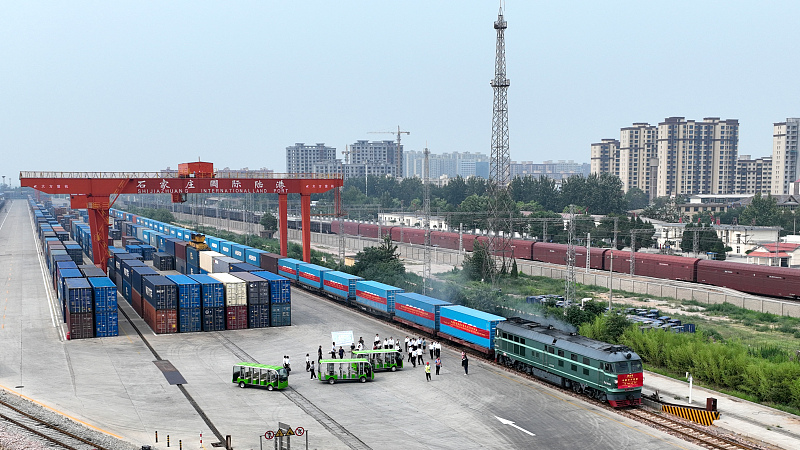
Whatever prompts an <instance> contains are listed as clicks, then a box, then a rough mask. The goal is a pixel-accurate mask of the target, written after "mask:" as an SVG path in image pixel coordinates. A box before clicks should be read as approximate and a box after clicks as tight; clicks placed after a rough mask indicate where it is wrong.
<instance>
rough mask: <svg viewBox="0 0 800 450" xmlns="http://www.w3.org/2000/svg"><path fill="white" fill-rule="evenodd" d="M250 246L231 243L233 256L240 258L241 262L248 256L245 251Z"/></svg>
mask: <svg viewBox="0 0 800 450" xmlns="http://www.w3.org/2000/svg"><path fill="white" fill-rule="evenodd" d="M247 248H249V247H248V246H246V245H243V244H231V258H235V259H238V260H239V261H240V262H244V260H245V258H246V256H245V251H246V249H247Z"/></svg>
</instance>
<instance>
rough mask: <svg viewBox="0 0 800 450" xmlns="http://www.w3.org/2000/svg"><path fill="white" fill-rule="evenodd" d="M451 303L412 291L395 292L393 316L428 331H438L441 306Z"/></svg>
mask: <svg viewBox="0 0 800 450" xmlns="http://www.w3.org/2000/svg"><path fill="white" fill-rule="evenodd" d="M450 305H452V303H450V302H446V301H444V300H439V299H436V298H433V297H428V296H427V295H420V294H416V293H413V292H403V293H400V294H397V295H396V296H395V299H394V315H395V318H399V319H403V320H406V321H409V322H411V323H415V324H417V325H419V326H422V327H424V328H426V329H427V331H428V333H433V332H436V331H439V314H440V308H441V307H442V306H450Z"/></svg>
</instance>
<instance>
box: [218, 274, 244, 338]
mask: <svg viewBox="0 0 800 450" xmlns="http://www.w3.org/2000/svg"><path fill="white" fill-rule="evenodd" d="M210 276H211V277H212V278H214V279H216V280H218V281H219V282H221V283H222V284H223V285H224V286H225V328H226V329H228V330H241V329H244V328H247V285H246V283H245V282H244V281H243V280H240V279H239V278H236V277H234V276H233V275H231V274H229V273H213V274H211V275H210Z"/></svg>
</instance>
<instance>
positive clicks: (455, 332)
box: [439, 305, 506, 349]
mask: <svg viewBox="0 0 800 450" xmlns="http://www.w3.org/2000/svg"><path fill="white" fill-rule="evenodd" d="M439 313H440V317H439V331H440V332H442V333H444V334H448V335H450V336H453V337H454V338H458V339H462V340H465V341H467V342H471V343H473V344H477V345H480V346H481V347H484V348H489V349H493V348H494V336H495V333H496V331H497V324H498V323H499V322H502V321H504V320H506V319H505V317H500V316H496V315H494V314H489V313H485V312H483V311H478V310H477V309H472V308H467V307H466V306H461V305H452V306H442V307H441V308H440V309H439Z"/></svg>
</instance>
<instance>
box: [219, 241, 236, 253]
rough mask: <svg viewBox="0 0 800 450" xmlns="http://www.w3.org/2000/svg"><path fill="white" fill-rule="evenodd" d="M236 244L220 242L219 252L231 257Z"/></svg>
mask: <svg viewBox="0 0 800 450" xmlns="http://www.w3.org/2000/svg"><path fill="white" fill-rule="evenodd" d="M234 244H235V242H231V241H219V250H217V251H218V252H220V253H222V254H223V255H225V256H231V247H232V246H233V245H234Z"/></svg>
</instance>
